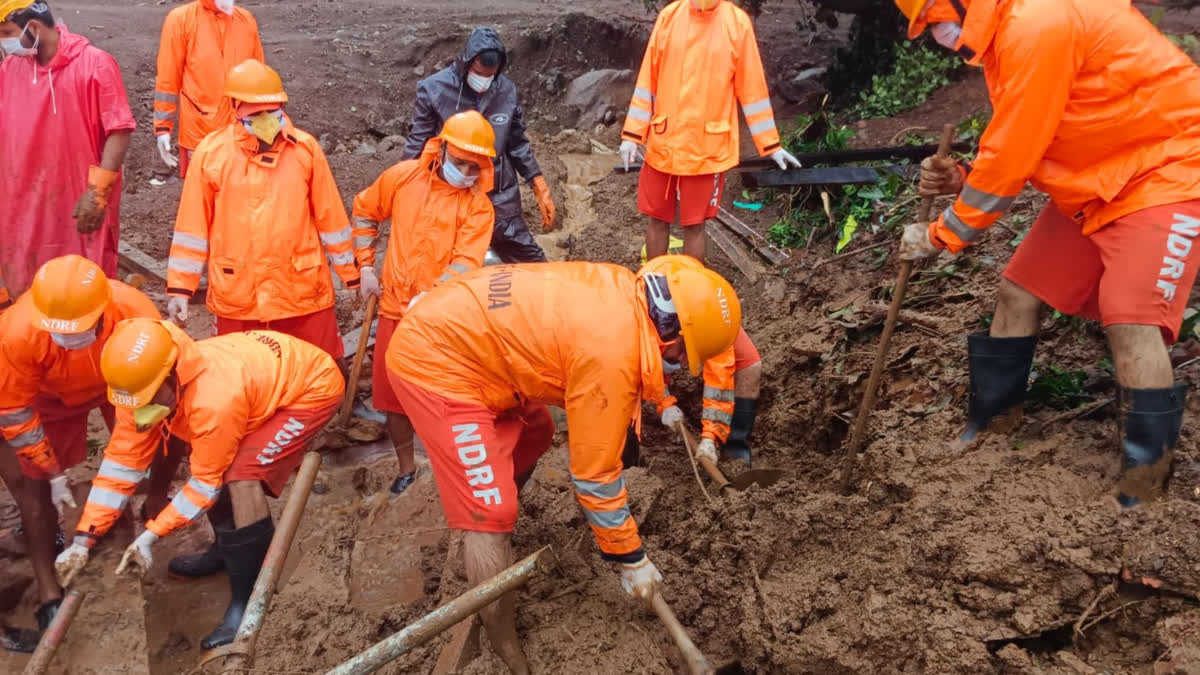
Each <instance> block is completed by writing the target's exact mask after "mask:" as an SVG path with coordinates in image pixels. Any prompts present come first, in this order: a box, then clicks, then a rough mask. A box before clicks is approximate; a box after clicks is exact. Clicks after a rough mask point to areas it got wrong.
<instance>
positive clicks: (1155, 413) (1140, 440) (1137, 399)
mask: <svg viewBox="0 0 1200 675" xmlns="http://www.w3.org/2000/svg"><path fill="white" fill-rule="evenodd" d="M1186 398H1187V385H1186V384H1177V385H1175V386H1174V387H1170V388H1168V389H1123V390H1122V391H1121V410H1122V413H1123V414H1124V415H1125V438H1124V439H1122V441H1121V446H1122V448H1121V449H1122V451H1123V452H1124V455H1123V457H1122V462H1121V478H1120V480H1118V481H1117V490H1118V495H1117V501H1118V502H1120V503H1121V506H1122V507H1124V508H1130V507H1132V506H1137V505H1138V504H1140V503H1141V502H1143V501H1150V500H1153V499H1156V498H1158V497H1160V496H1162V493H1163V490H1164V488H1165V487H1166V484H1167V479H1168V478H1169V477H1170V475H1171V461H1172V460H1173V459H1174V458H1175V443H1176V442H1177V441H1178V440H1179V429H1180V428H1181V427H1182V426H1183V403H1184V400H1185V399H1186Z"/></svg>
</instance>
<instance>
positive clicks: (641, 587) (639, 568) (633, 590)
mask: <svg viewBox="0 0 1200 675" xmlns="http://www.w3.org/2000/svg"><path fill="white" fill-rule="evenodd" d="M662 582H663V575H662V574H660V573H659V571H658V568H657V567H655V566H654V563H652V562H650V558H649V557H643V558H642V559H641V560H640V561H638V562H635V563H622V564H621V588H624V589H625V592H626V593H628V594H630V595H632V596H633V597H635V598H637V599H639V600H645V601H646V602H650V599H651V598H653V597H654V594H655V593H658V587H659V585H661V584H662Z"/></svg>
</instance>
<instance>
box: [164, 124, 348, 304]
mask: <svg viewBox="0 0 1200 675" xmlns="http://www.w3.org/2000/svg"><path fill="white" fill-rule="evenodd" d="M258 144H259V140H258V139H257V138H256V137H254V136H252V135H250V134H249V133H248V132H247V131H246V129H245V128H244V127H243V126H242V125H241V124H238V123H234V124H230V125H228V126H226V127H225V128H224V129H222V130H220V131H218V132H215V133H213V134H211V135H209V136H208V137H207V138H205V139H204V141H203V142H202V143H200V147H198V148H197V149H196V153H195V155H193V156H192V162H191V165H190V167H189V168H188V174H187V178H186V179H185V180H184V183H183V196H182V197H181V198H180V201H179V212H178V215H177V216H176V219H175V235H174V238H173V239H172V240H171V257H170V260H169V261H168V263H167V293H168V294H169V295H176V296H183V297H191V296H192V294H194V293H195V291H196V287H197V286H198V285H199V283H200V275H201V273H203V272H204V271H205V269H206V267H207V271H208V303H207V304H208V309H209V310H210V311H211V312H212V313H213V314H216V315H217V316H221V317H225V318H229V319H244V320H255V321H273V320H277V319H286V318H288V317H293V316H302V315H305V314H312V313H313V312H317V311H320V310H323V309H326V308H328V307H332V306H333V301H334V293H333V281H332V279H331V278H330V275H329V264H330V262H332V263H333V269H334V271H335V272H337V275H338V277H339V278H341V280H342V283H344V284H345V285H346V286H347V287H348V288H357V287H358V284H359V275H358V265H357V264H356V263H355V261H354V245H353V242H352V241H351V236H352V235H351V229H350V221H349V220H348V219H347V218H346V208H345V206H343V204H342V197H341V195H340V194H338V188H337V183H335V182H334V179H333V173H332V172H331V171H330V168H329V161H328V160H327V159H326V158H325V153H324V152H322V151H321V146H320V145H318V144H317V141H316V139H315V138H313V137H312V136H310V135H308V134H306V133H304V132H303V131H300V130H299V129H296V128H295V127H293V126H292V124H291V121H290V120H287V119H286V118H285V123H284V128H283V130H282V131H280V133H279V137H278V138H277V139H275V144H274V145H273V146H272V147H271V149H270V150H268V151H267V152H264V153H260V152H258ZM326 255H328V256H329V260H328V261H326Z"/></svg>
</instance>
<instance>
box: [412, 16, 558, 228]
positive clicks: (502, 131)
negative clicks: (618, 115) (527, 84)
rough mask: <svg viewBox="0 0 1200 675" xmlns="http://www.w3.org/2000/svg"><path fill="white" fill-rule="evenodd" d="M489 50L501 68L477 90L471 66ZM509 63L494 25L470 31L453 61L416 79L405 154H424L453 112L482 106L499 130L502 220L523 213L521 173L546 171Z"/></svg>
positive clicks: (495, 196) (496, 199) (495, 200)
mask: <svg viewBox="0 0 1200 675" xmlns="http://www.w3.org/2000/svg"><path fill="white" fill-rule="evenodd" d="M489 49H493V50H496V51H498V52H500V70H499V72H497V73H496V79H495V80H494V81H493V82H492V86H491V87H490V88H489V89H488V90H487V91H486V92H484V93H483V94H477V93H475V90H474V89H471V88H470V87H468V86H467V70H468V69H470V67H471V62H472V61H474V60H475V58H476V57H477V56H479V54H480V53H481V52H484V51H487V50H489ZM507 65H508V55H507V53H506V52H505V51H504V44H503V43H502V42H501V41H500V36H499V35H498V34H497V33H496V31H495V30H493V29H491V28H476V29H475V30H473V31H471V35H470V37H468V38H467V45H466V48H465V49H463V52H462V54H460V55H459V57H458V59H457V60H456V61H455V62H454V63H453V64H452V65H450V66H448V67H446V68H444V69H443V70H440V71H438V72H436V73H434V74H433V75H430V76H429V77H427V78H425V79H423V80H421V81H420V82H419V83H417V103H416V107H415V110H414V112H413V119H412V128H411V130H410V131H409V134H408V140H407V142H405V144H404V155H403V157H404V159H412V158H415V157H417V156H418V155H420V154H421V150H422V149H423V148H424V147H425V143H426V141H428V140H429V139H430V138H432V137H434V136H435V135H437V134H438V133H440V132H441V130H442V122H444V121H445V120H446V118H448V117H450V116H451V115H453V114H454V113H457V112H462V111H463V110H472V109H474V110H478V111H479V112H480V113H482V114H483V116H484V117H485V118H487V120H488V122H490V123H491V125H492V128H493V129H494V130H495V132H496V159H495V166H496V187H495V189H493V190H492V193H491V195H490V196H491V198H492V205H493V206H495V208H496V222H497V223H501V222H503V221H505V220H508V219H511V218H519V217H520V216H521V192H520V187H519V184H518V183H517V174H520V175H521V177H522V178H524V179H525V180H527V181H528V180H533V178H534V177H535V176H540V175H541V173H542V170H541V169H540V168H538V165H537V161H536V160H534V158H533V149H532V148H531V147H530V145H529V138H528V137H527V136H526V135H525V112H524V111H523V110H521V104H520V102H519V101H518V100H517V86H516V85H515V84H513V82H512V80H510V79H508V78H507V77H505V76H504V74H503V73H504V68H505V66H507Z"/></svg>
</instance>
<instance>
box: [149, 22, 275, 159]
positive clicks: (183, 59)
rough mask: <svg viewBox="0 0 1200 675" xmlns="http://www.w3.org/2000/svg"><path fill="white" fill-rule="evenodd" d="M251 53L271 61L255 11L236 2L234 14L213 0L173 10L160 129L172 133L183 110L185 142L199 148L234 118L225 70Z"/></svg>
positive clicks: (165, 45)
mask: <svg viewBox="0 0 1200 675" xmlns="http://www.w3.org/2000/svg"><path fill="white" fill-rule="evenodd" d="M246 59H257V60H259V61H265V59H264V58H263V48H262V42H261V40H260V39H259V37H258V23H257V22H255V20H254V15H253V14H251V13H250V12H248V11H246V10H244V9H242V8H241V7H235V8H234V10H233V16H229V15H227V14H225V13H224V12H222V11H220V10H218V9H217V8H216V5H214V4H213V0H194V2H189V3H188V4H186V5H183V6H181V7H176V8H175V9H173V10H171V12H170V13H169V14H167V18H166V20H165V21H163V28H162V40H161V41H160V42H159V45H158V77H157V79H156V80H155V83H154V133H155V134H156V135H161V134H168V135H169V134H170V133H171V130H172V128H174V126H175V115H176V112H178V114H179V147H181V148H185V149H187V150H195V149H196V147H197V146H198V145H200V141H202V140H204V137H205V136H207V135H208V134H210V133H212V132H213V131H216V130H217V129H220V128H222V127H224V126H225V125H226V124H229V123H230V122H232V121H233V120H234V114H233V106H232V105H231V104H230V101H229V99H228V98H226V96H225V74H226V73H228V72H229V71H230V69H232V68H233V67H234V66H236V65H237V64H239V63H241V62H242V61H245V60H246ZM180 99H182V100H183V107H182V109H180V106H179V101H180Z"/></svg>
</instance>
